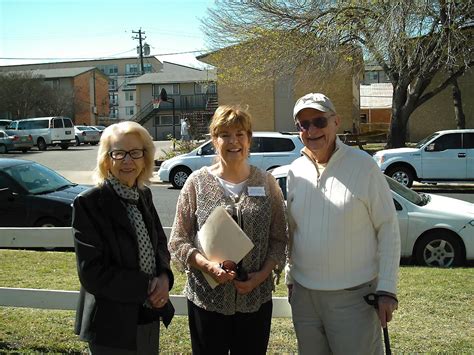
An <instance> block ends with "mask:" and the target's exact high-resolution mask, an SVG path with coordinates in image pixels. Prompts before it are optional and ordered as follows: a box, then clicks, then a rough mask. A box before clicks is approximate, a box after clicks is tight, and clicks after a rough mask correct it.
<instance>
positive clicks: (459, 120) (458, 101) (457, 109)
mask: <svg viewBox="0 0 474 355" xmlns="http://www.w3.org/2000/svg"><path fill="white" fill-rule="evenodd" d="M453 103H454V118H455V120H456V128H457V129H464V128H466V116H465V115H464V111H463V109H462V97H461V90H460V89H459V85H458V80H457V79H455V80H454V81H453Z"/></svg>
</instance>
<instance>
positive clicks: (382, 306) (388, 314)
mask: <svg viewBox="0 0 474 355" xmlns="http://www.w3.org/2000/svg"><path fill="white" fill-rule="evenodd" d="M396 309H398V302H397V300H396V299H394V298H393V297H389V296H384V295H380V296H379V298H378V310H377V311H378V314H379V319H380V323H381V324H382V328H386V327H387V323H388V322H390V321H391V320H392V315H393V312H394V311H395V310H396Z"/></svg>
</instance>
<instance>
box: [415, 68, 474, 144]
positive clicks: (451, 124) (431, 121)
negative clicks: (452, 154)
mask: <svg viewBox="0 0 474 355" xmlns="http://www.w3.org/2000/svg"><path fill="white" fill-rule="evenodd" d="M438 84H439V80H433V83H432V86H431V87H429V88H428V90H429V89H431V88H432V87H434V86H437V85H438ZM458 84H459V88H460V90H461V95H462V100H463V110H464V114H465V116H466V128H474V105H473V100H472V98H473V97H474V70H472V69H471V70H470V71H468V72H467V73H466V74H465V75H463V76H462V77H460V78H459V79H458ZM445 129H456V122H455V120H454V105H453V98H452V87H451V86H448V87H447V88H446V89H444V90H443V91H442V92H441V93H439V94H438V95H436V96H435V97H433V98H432V99H430V100H428V101H427V102H426V103H424V104H423V105H422V106H420V107H419V108H417V109H416V110H415V111H414V112H413V114H412V115H411V116H410V120H409V121H408V135H409V140H408V141H411V142H418V141H419V140H421V139H423V138H425V137H427V136H428V135H430V134H431V133H433V132H436V131H439V130H445Z"/></svg>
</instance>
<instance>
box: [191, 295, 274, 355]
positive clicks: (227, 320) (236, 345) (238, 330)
mask: <svg viewBox="0 0 474 355" xmlns="http://www.w3.org/2000/svg"><path fill="white" fill-rule="evenodd" d="M272 309H273V303H272V301H268V302H267V303H264V304H262V306H261V307H260V309H259V310H258V311H257V312H254V313H235V314H234V315H231V316H226V315H223V314H220V313H217V312H209V311H206V310H204V309H202V308H199V307H198V306H196V305H195V304H194V303H192V302H190V301H189V300H188V321H189V331H190V333H191V345H192V349H193V354H194V355H220V354H228V353H229V351H230V353H231V354H234V355H239V354H245V355H252V354H255V355H260V354H262V355H263V354H265V353H266V351H267V346H268V339H269V338H270V325H271V320H272Z"/></svg>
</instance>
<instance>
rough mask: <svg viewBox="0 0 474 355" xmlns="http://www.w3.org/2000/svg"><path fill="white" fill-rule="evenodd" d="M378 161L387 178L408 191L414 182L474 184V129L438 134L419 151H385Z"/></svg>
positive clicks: (423, 144)
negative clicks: (462, 182)
mask: <svg viewBox="0 0 474 355" xmlns="http://www.w3.org/2000/svg"><path fill="white" fill-rule="evenodd" d="M374 159H375V161H376V162H377V164H378V166H379V167H380V169H382V171H383V172H384V173H385V174H387V175H388V176H390V177H392V178H393V179H395V180H397V181H398V182H399V183H401V184H403V185H405V186H408V187H411V186H412V184H413V181H420V182H430V183H433V182H453V181H474V129H459V130H447V131H439V132H435V133H433V134H432V135H430V136H429V137H426V138H425V139H423V140H421V141H420V142H418V144H417V145H416V146H415V148H396V149H386V150H381V151H378V152H377V153H375V154H374Z"/></svg>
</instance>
